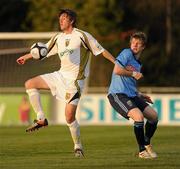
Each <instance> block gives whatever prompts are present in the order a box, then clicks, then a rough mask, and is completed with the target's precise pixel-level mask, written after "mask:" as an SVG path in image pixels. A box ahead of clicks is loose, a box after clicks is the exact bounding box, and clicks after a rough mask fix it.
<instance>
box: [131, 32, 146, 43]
mask: <svg viewBox="0 0 180 169" xmlns="http://www.w3.org/2000/svg"><path fill="white" fill-rule="evenodd" d="M133 38H135V39H139V40H141V41H142V42H143V45H144V46H145V45H146V43H147V36H146V34H145V33H144V32H135V33H133V34H132V35H131V37H130V41H131V40H132V39H133Z"/></svg>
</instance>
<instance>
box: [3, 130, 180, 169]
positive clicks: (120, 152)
mask: <svg viewBox="0 0 180 169" xmlns="http://www.w3.org/2000/svg"><path fill="white" fill-rule="evenodd" d="M179 130H180V127H162V126H159V128H158V130H157V133H156V135H155V137H154V139H153V141H152V142H153V145H154V149H155V150H156V151H157V153H158V156H159V157H158V158H157V159H153V160H152V159H151V160H144V159H139V158H137V157H136V156H135V154H136V152H137V145H136V141H135V137H134V134H133V128H132V127H131V126H81V137H82V141H83V144H84V149H85V158H83V159H77V158H75V157H74V154H73V144H72V140H71V137H70V133H69V130H68V128H67V127H66V126H49V127H48V128H45V129H41V130H40V131H37V132H34V133H25V127H22V126H21V127H13V126H12V127H0V168H1V169H39V168H43V169H52V168H53V169H56V168H60V169H71V168H72V169H80V168H83V169H114V168H117V169H121V168H122V169H147V168H152V169H179V168H180V160H179V158H180V145H179V140H180V132H179Z"/></svg>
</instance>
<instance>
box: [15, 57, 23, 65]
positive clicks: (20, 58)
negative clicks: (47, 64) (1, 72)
mask: <svg viewBox="0 0 180 169" xmlns="http://www.w3.org/2000/svg"><path fill="white" fill-rule="evenodd" d="M16 62H17V63H18V64H19V65H23V64H24V63H25V59H24V57H23V56H21V57H19V58H18V59H17V60H16Z"/></svg>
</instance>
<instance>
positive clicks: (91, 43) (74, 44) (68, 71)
mask: <svg viewBox="0 0 180 169" xmlns="http://www.w3.org/2000/svg"><path fill="white" fill-rule="evenodd" d="M47 47H48V50H49V53H48V55H47V57H50V56H52V55H55V54H58V56H59V58H60V60H61V68H60V70H59V71H60V72H61V74H62V76H63V77H64V78H67V79H73V80H82V79H84V78H85V77H87V76H88V75H89V61H90V53H92V54H93V55H95V56H96V55H99V54H100V53H102V52H103V51H104V48H103V47H102V46H101V45H100V44H99V43H98V42H97V40H96V39H95V38H94V37H92V35H90V34H89V33H87V32H84V31H82V30H79V29H77V28H74V29H73V31H72V32H71V34H65V33H62V32H60V33H58V34H57V35H55V36H54V37H53V38H51V39H50V41H49V42H48V43H47Z"/></svg>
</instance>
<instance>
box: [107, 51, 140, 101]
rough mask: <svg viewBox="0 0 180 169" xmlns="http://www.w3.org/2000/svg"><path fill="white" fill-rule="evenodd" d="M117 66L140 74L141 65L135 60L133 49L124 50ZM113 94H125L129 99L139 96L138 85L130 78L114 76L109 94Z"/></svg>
mask: <svg viewBox="0 0 180 169" xmlns="http://www.w3.org/2000/svg"><path fill="white" fill-rule="evenodd" d="M115 64H118V65H119V66H121V67H123V68H125V69H127V70H131V71H136V72H140V70H141V63H140V62H139V61H138V60H137V59H136V58H135V56H134V55H133V53H132V51H131V49H130V48H129V49H124V50H123V51H122V52H121V53H120V54H119V55H118V57H117V58H116V61H115ZM110 93H111V94H112V93H123V94H126V95H127V96H128V97H134V96H137V85H136V79H135V78H133V77H128V76H120V75H117V74H114V73H113V74H112V79H111V84H110V87H109V94H110Z"/></svg>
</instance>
